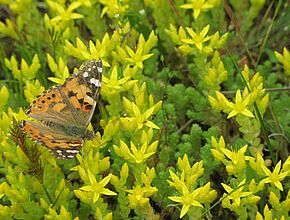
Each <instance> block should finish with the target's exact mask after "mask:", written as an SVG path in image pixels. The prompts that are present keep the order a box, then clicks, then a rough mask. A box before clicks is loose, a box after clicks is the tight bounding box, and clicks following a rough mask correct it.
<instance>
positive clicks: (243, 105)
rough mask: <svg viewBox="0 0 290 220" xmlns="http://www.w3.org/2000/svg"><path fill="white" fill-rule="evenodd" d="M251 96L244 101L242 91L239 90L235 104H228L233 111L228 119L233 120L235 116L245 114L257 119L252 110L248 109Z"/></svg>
mask: <svg viewBox="0 0 290 220" xmlns="http://www.w3.org/2000/svg"><path fill="white" fill-rule="evenodd" d="M250 98H251V96H250V95H248V96H247V97H246V98H245V99H244V100H243V99H242V96H241V91H240V90H239V89H238V91H237V93H236V100H235V104H234V103H232V102H227V105H228V107H229V108H231V109H232V111H231V112H230V114H229V115H228V118H231V117H233V116H236V115H237V114H243V115H245V116H248V117H255V116H254V115H253V113H252V112H250V110H248V109H247V105H248V103H249V101H250Z"/></svg>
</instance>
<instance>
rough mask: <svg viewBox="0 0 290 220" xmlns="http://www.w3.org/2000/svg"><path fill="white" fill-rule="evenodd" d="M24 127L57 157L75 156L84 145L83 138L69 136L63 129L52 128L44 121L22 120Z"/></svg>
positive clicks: (32, 137)
mask: <svg viewBox="0 0 290 220" xmlns="http://www.w3.org/2000/svg"><path fill="white" fill-rule="evenodd" d="M22 127H23V129H25V130H26V131H27V132H28V133H29V134H30V137H31V139H33V140H35V141H36V142H38V143H39V144H41V145H44V146H46V147H47V148H48V149H49V150H50V151H51V152H52V153H53V154H54V155H55V156H56V157H58V158H61V159H68V158H72V157H74V155H75V154H77V153H78V152H79V150H80V148H81V147H82V146H83V142H84V141H83V139H82V138H79V137H73V136H67V135H66V134H65V133H64V132H63V131H62V130H61V129H52V128H49V127H47V126H45V125H43V124H42V123H39V122H33V121H22Z"/></svg>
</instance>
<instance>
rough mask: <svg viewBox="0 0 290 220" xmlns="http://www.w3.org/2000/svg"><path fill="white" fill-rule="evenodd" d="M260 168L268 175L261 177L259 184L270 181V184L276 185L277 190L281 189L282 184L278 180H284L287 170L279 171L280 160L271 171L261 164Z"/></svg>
mask: <svg viewBox="0 0 290 220" xmlns="http://www.w3.org/2000/svg"><path fill="white" fill-rule="evenodd" d="M262 169H263V171H264V173H265V174H266V175H267V176H268V177H266V178H265V179H263V180H262V181H261V182H260V184H264V183H271V184H272V185H274V186H276V187H277V188H278V189H279V190H281V191H283V186H282V184H281V182H280V181H282V180H284V178H285V177H286V176H287V175H288V173H289V172H283V171H281V161H279V162H278V163H277V165H276V166H275V168H274V170H273V172H272V173H271V171H270V170H269V169H268V168H267V167H266V166H265V165H263V166H262ZM280 171H281V172H280Z"/></svg>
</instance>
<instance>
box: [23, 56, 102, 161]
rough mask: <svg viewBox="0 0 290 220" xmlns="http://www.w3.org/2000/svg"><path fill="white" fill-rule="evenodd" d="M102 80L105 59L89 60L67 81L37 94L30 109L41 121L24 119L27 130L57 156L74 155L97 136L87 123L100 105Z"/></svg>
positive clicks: (66, 157) (66, 156)
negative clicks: (87, 140)
mask: <svg viewBox="0 0 290 220" xmlns="http://www.w3.org/2000/svg"><path fill="white" fill-rule="evenodd" d="M101 82H102V62H101V60H99V61H96V60H91V61H87V62H85V63H84V64H82V66H81V67H80V69H79V71H77V72H76V73H75V74H74V75H73V76H72V77H70V78H68V79H67V80H66V81H65V82H64V84H63V85H57V86H54V87H52V88H51V89H49V90H46V91H44V92H43V93H42V94H41V95H39V96H37V98H36V99H35V100H34V101H33V103H32V104H31V105H30V106H29V107H28V109H27V111H26V114H27V115H28V116H29V117H31V118H34V119H36V120H37V121H23V123H22V128H23V131H24V132H26V133H28V134H29V135H30V137H31V138H32V140H34V141H37V142H39V143H40V144H42V145H45V146H46V147H47V148H48V149H49V150H51V152H52V153H53V154H54V155H55V156H56V157H59V158H62V159H69V158H72V157H74V155H75V154H76V153H78V152H79V150H80V148H81V147H82V146H83V144H84V140H86V139H93V137H94V134H93V133H92V132H91V131H89V130H87V126H88V125H89V123H90V121H91V118H92V115H93V113H94V110H95V107H96V101H97V99H98V97H99V94H100V88H101Z"/></svg>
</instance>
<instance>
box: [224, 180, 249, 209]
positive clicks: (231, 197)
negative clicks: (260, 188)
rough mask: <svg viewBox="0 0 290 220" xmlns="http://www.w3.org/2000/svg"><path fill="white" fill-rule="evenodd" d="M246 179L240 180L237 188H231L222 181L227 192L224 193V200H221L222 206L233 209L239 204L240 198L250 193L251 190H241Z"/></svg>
mask: <svg viewBox="0 0 290 220" xmlns="http://www.w3.org/2000/svg"><path fill="white" fill-rule="evenodd" d="M245 182H246V179H244V180H242V181H241V182H240V183H239V185H238V187H237V189H233V188H231V187H230V186H228V185H226V184H224V183H222V186H223V187H224V189H225V190H226V191H227V194H224V200H223V201H222V205H223V207H227V208H230V209H231V210H235V209H236V208H237V207H239V206H240V204H241V198H242V197H247V196H250V195H252V194H253V193H252V192H243V189H244V186H243V185H244V184H245Z"/></svg>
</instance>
